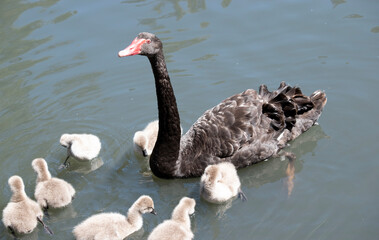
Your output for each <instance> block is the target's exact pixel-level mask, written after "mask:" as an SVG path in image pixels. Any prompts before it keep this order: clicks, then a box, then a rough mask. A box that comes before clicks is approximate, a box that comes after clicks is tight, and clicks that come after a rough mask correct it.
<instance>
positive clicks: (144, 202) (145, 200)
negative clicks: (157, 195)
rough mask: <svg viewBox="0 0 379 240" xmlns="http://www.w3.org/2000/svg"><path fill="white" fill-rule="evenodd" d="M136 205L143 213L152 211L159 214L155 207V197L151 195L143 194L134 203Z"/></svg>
mask: <svg viewBox="0 0 379 240" xmlns="http://www.w3.org/2000/svg"><path fill="white" fill-rule="evenodd" d="M134 207H135V208H137V209H138V211H139V212H140V213H141V214H144V213H151V214H154V215H157V212H156V211H155V209H154V202H153V199H152V198H151V197H149V196H146V195H142V196H141V197H140V198H138V199H137V201H136V202H135V203H134Z"/></svg>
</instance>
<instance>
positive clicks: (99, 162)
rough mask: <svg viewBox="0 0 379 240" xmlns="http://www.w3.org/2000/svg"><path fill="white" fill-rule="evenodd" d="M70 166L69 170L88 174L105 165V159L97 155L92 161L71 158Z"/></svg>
mask: <svg viewBox="0 0 379 240" xmlns="http://www.w3.org/2000/svg"><path fill="white" fill-rule="evenodd" d="M69 164H70V165H69V167H68V169H67V170H69V171H74V172H77V173H82V174H88V173H90V172H93V171H95V170H96V169H98V168H100V167H101V166H103V164H104V161H103V159H101V157H96V158H94V159H92V160H91V161H78V160H76V159H72V158H71V159H70V160H69Z"/></svg>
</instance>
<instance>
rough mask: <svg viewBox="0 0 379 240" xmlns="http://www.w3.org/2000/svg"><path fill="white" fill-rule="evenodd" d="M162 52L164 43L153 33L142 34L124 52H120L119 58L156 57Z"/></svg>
mask: <svg viewBox="0 0 379 240" xmlns="http://www.w3.org/2000/svg"><path fill="white" fill-rule="evenodd" d="M161 50H162V42H161V40H159V38H158V37H157V36H155V35H154V34H152V33H148V32H142V33H140V34H138V36H137V37H136V38H135V39H134V40H133V42H132V43H131V44H130V45H129V46H128V47H126V48H125V49H124V50H121V51H120V52H118V56H119V57H126V56H133V55H137V54H138V55H144V56H148V57H149V56H154V55H155V54H157V53H158V52H159V51H161Z"/></svg>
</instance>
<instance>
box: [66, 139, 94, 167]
mask: <svg viewBox="0 0 379 240" xmlns="http://www.w3.org/2000/svg"><path fill="white" fill-rule="evenodd" d="M59 142H60V144H61V145H62V146H63V147H65V148H67V158H66V160H65V161H64V163H63V165H62V166H61V167H60V168H62V167H67V160H68V158H69V157H70V156H72V157H74V158H76V159H78V160H80V161H90V160H92V159H94V158H95V157H97V156H98V155H99V153H100V150H101V142H100V139H99V138H98V137H97V136H95V135H92V134H68V133H65V134H63V135H62V136H61V138H60V141H59Z"/></svg>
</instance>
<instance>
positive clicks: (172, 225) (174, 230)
mask: <svg viewBox="0 0 379 240" xmlns="http://www.w3.org/2000/svg"><path fill="white" fill-rule="evenodd" d="M195 205H196V202H195V200H194V199H192V198H187V197H183V198H182V199H181V200H180V202H179V204H178V205H177V206H176V207H175V209H174V210H173V212H172V215H171V219H169V220H165V221H164V222H163V223H161V224H159V225H158V226H157V227H155V228H154V230H153V231H152V232H151V234H150V235H149V237H148V240H191V239H193V237H194V235H193V233H192V230H191V220H190V218H189V215H191V214H193V213H194V212H195Z"/></svg>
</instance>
